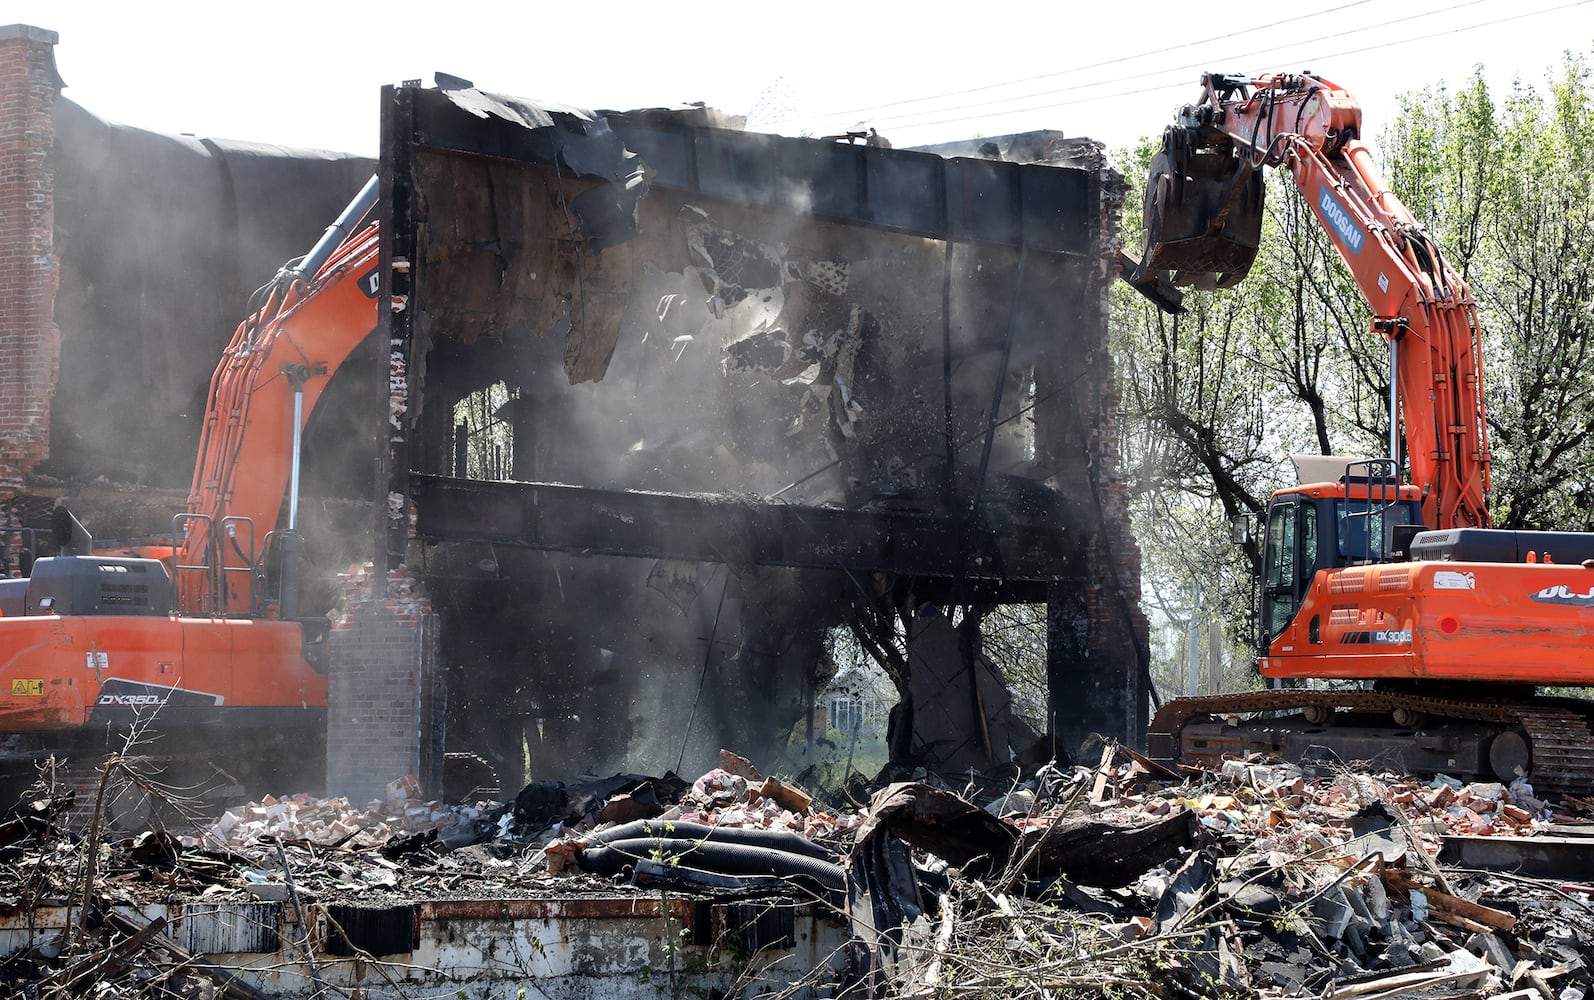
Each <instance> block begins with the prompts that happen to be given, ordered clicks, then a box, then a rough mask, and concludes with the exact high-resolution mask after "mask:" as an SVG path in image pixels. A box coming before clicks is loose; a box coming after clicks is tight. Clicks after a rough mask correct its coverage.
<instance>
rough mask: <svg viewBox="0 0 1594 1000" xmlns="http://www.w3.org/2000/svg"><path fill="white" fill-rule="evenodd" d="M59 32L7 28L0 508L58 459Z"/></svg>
mask: <svg viewBox="0 0 1594 1000" xmlns="http://www.w3.org/2000/svg"><path fill="white" fill-rule="evenodd" d="M58 37H59V36H57V35H56V33H55V32H53V31H47V30H45V29H43V28H35V27H33V26H31V25H27V24H8V25H5V26H4V27H0V500H3V499H8V498H10V497H12V496H15V495H16V493H17V492H18V491H19V490H20V489H21V487H22V483H23V480H24V478H25V477H26V476H27V475H28V473H29V472H31V471H32V470H33V467H34V466H35V465H37V464H38V463H39V461H40V460H42V459H44V458H45V457H47V456H48V455H49V452H50V399H51V397H52V396H53V395H54V393H55V382H56V375H57V372H58V371H59V369H60V361H61V342H60V331H59V330H57V328H56V325H55V315H54V312H55V291H56V286H57V284H58V282H59V280H60V260H59V259H58V258H57V257H56V255H55V248H54V229H55V212H54V207H55V191H54V173H53V171H52V169H51V163H50V156H51V153H52V149H53V146H54V143H55V98H56V94H58V93H59V92H60V90H61V78H60V77H59V76H57V75H56V71H55V43H56V41H57V38H58Z"/></svg>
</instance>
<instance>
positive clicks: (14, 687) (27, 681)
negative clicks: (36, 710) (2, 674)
mask: <svg viewBox="0 0 1594 1000" xmlns="http://www.w3.org/2000/svg"><path fill="white" fill-rule="evenodd" d="M11 693H12V694H13V695H16V696H18V697H23V698H42V697H44V678H42V677H18V678H16V679H15V680H13V681H12V682H11Z"/></svg>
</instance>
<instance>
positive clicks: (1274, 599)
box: [1262, 497, 1317, 644]
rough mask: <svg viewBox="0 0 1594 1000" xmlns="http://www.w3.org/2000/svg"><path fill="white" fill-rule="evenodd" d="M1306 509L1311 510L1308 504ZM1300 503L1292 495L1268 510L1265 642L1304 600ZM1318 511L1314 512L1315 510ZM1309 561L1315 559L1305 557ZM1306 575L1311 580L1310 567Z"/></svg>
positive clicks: (1264, 550) (1313, 524)
mask: <svg viewBox="0 0 1594 1000" xmlns="http://www.w3.org/2000/svg"><path fill="white" fill-rule="evenodd" d="M1307 509H1310V508H1309V507H1308V508H1307ZM1301 510H1302V508H1301V505H1300V504H1299V503H1298V502H1296V500H1295V499H1294V498H1293V497H1292V498H1290V499H1288V500H1279V501H1274V503H1273V505H1272V506H1271V507H1269V508H1268V512H1267V532H1266V535H1265V537H1264V539H1263V548H1262V559H1263V566H1262V628H1263V630H1264V632H1265V633H1266V634H1265V635H1264V636H1263V642H1264V644H1266V642H1267V641H1269V640H1271V639H1273V638H1274V637H1276V636H1277V635H1278V634H1279V633H1280V632H1283V631H1284V629H1285V628H1287V627H1288V626H1289V624H1290V619H1291V618H1294V617H1295V609H1296V608H1297V607H1299V606H1300V603H1301V577H1302V563H1303V559H1302V551H1301V534H1302V531H1301V529H1302V528H1303V527H1304V525H1303V524H1302V521H1303V519H1302V518H1301ZM1314 513H1315V512H1314ZM1316 524H1317V519H1316V518H1315V517H1313V518H1312V519H1311V527H1310V530H1311V534H1312V535H1313V545H1314V549H1313V550H1312V552H1313V555H1315V545H1316V534H1317V528H1316ZM1304 561H1305V562H1307V563H1308V564H1310V563H1311V562H1314V561H1315V560H1304ZM1306 578H1307V579H1308V580H1310V578H1311V574H1310V571H1309V570H1308V571H1307V573H1306Z"/></svg>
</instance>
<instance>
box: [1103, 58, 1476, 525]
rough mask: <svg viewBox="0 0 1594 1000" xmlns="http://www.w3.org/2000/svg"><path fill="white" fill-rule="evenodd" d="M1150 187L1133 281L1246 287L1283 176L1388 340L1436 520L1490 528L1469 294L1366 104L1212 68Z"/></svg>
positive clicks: (1173, 131)
mask: <svg viewBox="0 0 1594 1000" xmlns="http://www.w3.org/2000/svg"><path fill="white" fill-rule="evenodd" d="M1202 87H1203V96H1202V99H1201V101H1200V102H1199V103H1197V104H1195V105H1187V106H1186V107H1185V108H1183V109H1182V110H1181V111H1180V113H1179V121H1178V124H1176V125H1173V126H1170V127H1169V128H1168V129H1167V131H1166V133H1165V134H1164V139H1163V148H1162V151H1161V152H1159V153H1158V154H1157V156H1156V157H1155V158H1154V160H1153V163H1152V169H1151V177H1150V179H1149V181H1148V184H1147V188H1146V199H1145V221H1146V227H1145V229H1146V252H1145V255H1144V257H1143V259H1142V262H1141V264H1140V266H1139V268H1138V269H1137V270H1136V271H1135V273H1134V274H1133V275H1132V276H1131V278H1130V280H1131V282H1132V283H1133V282H1147V281H1153V280H1156V279H1157V278H1158V277H1159V276H1160V275H1161V274H1162V272H1167V271H1172V272H1173V274H1172V280H1173V282H1174V283H1175V284H1180V285H1195V286H1197V287H1205V288H1213V287H1228V286H1231V285H1234V284H1237V283H1238V282H1239V280H1240V279H1241V278H1243V277H1244V276H1245V274H1246V272H1247V271H1248V270H1249V268H1250V265H1251V262H1252V260H1253V259H1254V258H1255V256H1256V252H1257V247H1258V246H1259V244H1260V230H1261V219H1262V186H1261V182H1260V170H1261V168H1263V167H1281V168H1283V169H1284V170H1286V171H1288V172H1289V174H1290V177H1291V178H1292V179H1293V181H1294V183H1295V186H1296V188H1297V189H1299V190H1300V192H1301V194H1302V196H1303V197H1304V198H1305V199H1306V203H1307V204H1308V205H1309V206H1310V207H1311V210H1312V212H1313V214H1314V215H1316V217H1317V219H1318V221H1319V223H1321V224H1322V226H1323V229H1324V230H1325V231H1326V232H1327V233H1328V235H1329V238H1330V240H1331V241H1332V242H1333V244H1334V247H1335V249H1336V250H1338V251H1339V255H1340V257H1341V258H1342V259H1343V260H1344V261H1345V264H1346V266H1347V267H1348V268H1349V269H1350V272H1351V275H1352V276H1353V278H1354V279H1355V281H1356V285H1357V287H1358V288H1359V289H1360V290H1361V293H1362V295H1363V297H1364V298H1365V299H1366V301H1367V303H1368V306H1369V307H1370V308H1371V310H1372V314H1373V319H1372V330H1373V332H1375V333H1377V334H1380V335H1382V336H1383V337H1384V338H1385V339H1386V340H1387V341H1388V342H1389V344H1390V355H1391V369H1392V372H1393V379H1392V381H1393V382H1394V389H1395V395H1396V397H1397V399H1398V401H1399V412H1400V416H1401V422H1402V424H1403V425H1404V433H1405V441H1406V452H1407V461H1408V462H1409V464H1410V468H1411V480H1412V482H1413V483H1414V484H1416V485H1417V486H1419V487H1421V488H1422V491H1423V518H1424V521H1425V523H1427V524H1428V525H1429V526H1431V527H1437V528H1459V527H1476V526H1487V525H1488V524H1489V513H1488V508H1487V506H1486V503H1485V498H1486V494H1487V491H1488V488H1489V454H1488V438H1487V430H1486V427H1485V424H1484V403H1483V386H1482V371H1481V369H1482V366H1481V356H1480V348H1479V337H1478V320H1477V310H1476V308H1475V306H1474V304H1473V300H1472V293H1471V290H1470V289H1469V288H1468V287H1467V284H1466V282H1465V281H1463V280H1462V278H1461V276H1460V275H1459V274H1457V273H1456V272H1455V270H1454V269H1453V268H1452V267H1451V266H1450V264H1449V263H1448V262H1447V261H1446V260H1445V259H1444V256H1443V255H1442V254H1441V253H1440V251H1439V248H1438V246H1437V245H1436V244H1435V243H1434V241H1433V240H1432V238H1431V237H1430V236H1429V235H1428V233H1427V231H1426V230H1425V229H1424V228H1423V227H1422V226H1421V225H1420V224H1419V223H1418V222H1417V221H1416V219H1415V218H1414V217H1413V216H1412V214H1411V212H1410V211H1409V210H1408V209H1407V208H1406V206H1405V205H1404V204H1402V203H1401V201H1400V199H1399V198H1397V197H1396V196H1395V194H1394V192H1392V191H1391V190H1390V189H1389V187H1388V185H1387V184H1386V183H1385V181H1384V179H1383V176H1382V175H1381V173H1380V172H1379V170H1378V168H1377V166H1376V165H1375V164H1374V163H1373V158H1372V153H1371V151H1370V150H1369V149H1368V147H1367V146H1366V145H1365V144H1364V143H1363V142H1362V141H1361V139H1360V131H1361V110H1360V107H1359V106H1358V105H1357V104H1356V101H1355V99H1354V98H1352V97H1351V96H1350V95H1349V94H1348V93H1346V92H1345V90H1344V89H1342V88H1341V87H1339V86H1337V85H1335V84H1333V83H1330V82H1329V81H1327V80H1324V79H1321V78H1319V77H1314V76H1310V75H1304V74H1302V75H1294V74H1278V75H1274V76H1266V77H1258V78H1255V79H1249V78H1243V77H1234V76H1224V75H1220V74H1207V75H1205V76H1204V77H1203V78H1202Z"/></svg>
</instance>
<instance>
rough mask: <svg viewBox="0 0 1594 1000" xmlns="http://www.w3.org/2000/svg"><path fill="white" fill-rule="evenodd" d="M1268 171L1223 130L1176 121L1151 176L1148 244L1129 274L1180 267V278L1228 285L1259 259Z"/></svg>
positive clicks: (1143, 276)
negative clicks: (1240, 153) (1265, 173)
mask: <svg viewBox="0 0 1594 1000" xmlns="http://www.w3.org/2000/svg"><path fill="white" fill-rule="evenodd" d="M1263 191H1264V188H1263V185H1262V172H1261V171H1260V170H1258V169H1257V168H1256V167H1255V166H1253V165H1252V163H1251V162H1250V160H1249V159H1247V158H1246V157H1244V156H1238V155H1236V154H1235V151H1234V145H1233V142H1232V141H1231V140H1230V139H1229V138H1228V136H1225V135H1224V134H1222V133H1221V132H1219V131H1217V130H1216V129H1211V128H1203V127H1198V126H1180V125H1175V126H1170V127H1169V128H1168V129H1167V131H1165V132H1164V133H1163V135H1162V149H1161V150H1159V151H1158V152H1157V154H1156V155H1155V156H1154V157H1152V159H1151V171H1150V177H1149V178H1148V180H1147V182H1146V200H1145V237H1146V249H1145V254H1144V256H1143V257H1142V258H1141V261H1140V266H1139V268H1138V269H1136V271H1135V273H1134V275H1133V276H1132V277H1131V278H1130V282H1131V283H1132V284H1133V283H1135V282H1136V281H1146V280H1152V279H1154V278H1155V277H1156V276H1158V275H1161V274H1163V273H1164V272H1168V271H1172V272H1173V283H1174V284H1175V285H1194V286H1195V287H1197V288H1203V289H1211V288H1228V287H1230V286H1231V285H1236V284H1239V282H1240V280H1241V279H1242V278H1244V277H1245V275H1246V273H1247V272H1248V271H1250V269H1251V262H1252V261H1254V260H1255V259H1256V250H1257V246H1258V244H1259V243H1260V242H1261V238H1262V198H1263Z"/></svg>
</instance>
